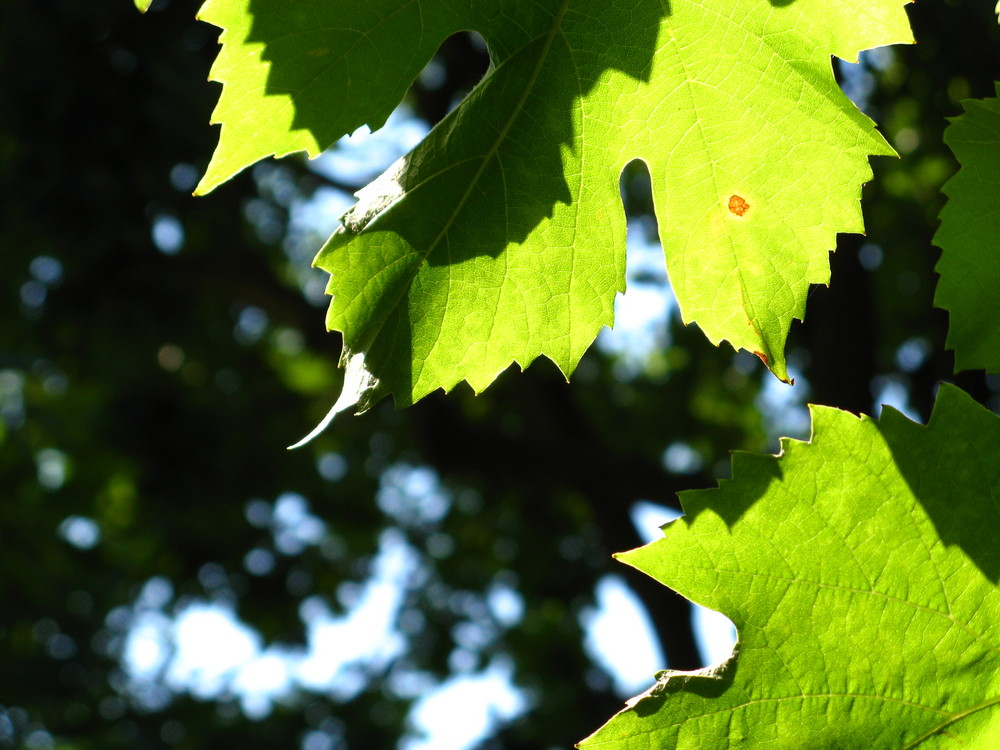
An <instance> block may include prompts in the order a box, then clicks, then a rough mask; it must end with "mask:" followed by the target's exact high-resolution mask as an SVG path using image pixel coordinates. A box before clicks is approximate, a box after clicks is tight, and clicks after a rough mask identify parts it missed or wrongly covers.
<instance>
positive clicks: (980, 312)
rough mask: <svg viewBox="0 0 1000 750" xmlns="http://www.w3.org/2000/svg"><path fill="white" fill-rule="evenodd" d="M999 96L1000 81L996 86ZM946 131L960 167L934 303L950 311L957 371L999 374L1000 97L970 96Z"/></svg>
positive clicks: (952, 183)
mask: <svg viewBox="0 0 1000 750" xmlns="http://www.w3.org/2000/svg"><path fill="white" fill-rule="evenodd" d="M997 93H998V94H1000V83H998V84H997ZM962 105H963V107H964V108H965V114H963V115H961V116H960V117H956V118H954V119H953V120H952V121H951V124H950V125H949V126H948V127H947V129H946V130H945V134H944V140H945V142H946V143H947V144H948V145H949V146H950V147H951V150H952V151H953V152H954V153H955V158H957V159H958V162H959V164H960V165H961V168H960V169H959V171H958V173H957V174H956V175H955V176H954V177H952V178H951V179H950V180H948V182H947V183H945V186H944V188H943V189H942V190H943V192H944V193H945V195H947V196H948V202H947V203H946V204H945V207H944V208H943V209H942V210H941V226H940V228H939V229H938V231H937V234H935V235H934V243H935V244H936V245H938V246H939V247H941V248H942V250H943V251H944V252H943V253H942V254H941V259H940V260H939V261H938V264H937V267H936V269H935V270H937V272H938V273H939V274H940V275H941V278H940V280H939V281H938V285H937V291H936V292H935V295H934V304H935V305H937V306H938V307H941V308H944V309H946V310H948V311H949V313H950V314H949V325H948V339H947V342H946V346H947V347H948V348H949V349H954V350H955V369H956V371H958V370H971V369H978V368H985V369H986V370H987V371H988V372H994V373H995V372H1000V99H967V100H966V101H964V102H962Z"/></svg>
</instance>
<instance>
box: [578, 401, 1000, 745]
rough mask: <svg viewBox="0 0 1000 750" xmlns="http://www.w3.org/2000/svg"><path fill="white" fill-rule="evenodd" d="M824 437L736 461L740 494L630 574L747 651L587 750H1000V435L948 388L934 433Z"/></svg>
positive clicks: (689, 502) (820, 429)
mask: <svg viewBox="0 0 1000 750" xmlns="http://www.w3.org/2000/svg"><path fill="white" fill-rule="evenodd" d="M812 419H813V434H812V438H811V440H810V442H809V443H803V442H799V441H794V440H788V439H785V440H783V441H782V452H781V454H780V455H779V456H758V455H751V454H742V453H737V454H734V456H733V479H732V480H724V481H721V482H720V483H719V487H718V488H717V489H712V490H702V491H696V492H686V493H682V494H681V501H682V504H683V507H684V510H685V512H686V513H687V515H686V516H684V517H682V518H680V519H679V520H677V521H675V522H673V523H670V524H667V525H666V526H664V528H663V532H664V538H663V539H661V540H658V541H656V542H654V543H652V544H650V545H647V546H645V547H642V548H640V549H637V550H633V551H632V552H627V553H625V554H622V555H619V556H618V557H619V559H621V560H622V561H623V562H625V563H627V564H629V565H632V566H633V567H636V568H638V569H639V570H641V571H643V572H645V573H647V574H648V575H650V576H652V577H653V578H655V579H656V580H658V581H659V582H661V583H663V584H664V585H665V586H669V587H670V588H672V589H675V590H676V591H679V592H680V593H681V594H683V595H684V596H686V597H688V598H690V599H692V600H694V601H697V602H698V603H700V604H703V605H705V606H707V607H710V608H712V609H715V610H718V611H720V612H722V613H724V614H726V615H728V616H729V617H730V618H731V619H732V620H733V622H734V623H735V624H736V627H737V631H738V633H739V642H738V644H737V647H736V649H735V652H734V656H733V657H732V658H731V659H730V660H729V661H728V662H726V663H725V664H724V665H722V666H721V667H720V668H718V669H716V670H714V671H710V672H704V671H703V672H694V673H686V672H667V673H665V674H664V675H662V676H661V678H660V681H659V682H658V683H657V684H656V685H655V686H654V687H653V688H651V690H650V691H648V692H647V693H646V694H644V696H640V697H639V698H638V699H635V700H634V701H633V702H632V704H631V707H629V708H626V709H625V710H624V711H623V712H621V713H620V714H618V715H617V716H616V717H614V718H613V719H612V720H611V721H610V722H609V723H608V724H606V725H605V726H604V727H603V728H601V729H600V730H598V731H597V732H596V733H595V734H594V735H592V736H591V737H590V738H588V739H587V740H585V741H583V742H582V743H580V745H579V747H581V748H585V749H586V750H594V749H595V748H602V750H619V749H620V750H637V749H638V748H658V749H659V748H663V749H664V750H667V749H668V748H691V749H692V750H693V749H694V748H699V749H700V748H707V747H735V746H741V747H743V746H745V747H767V748H773V749H774V750H779V749H781V748H789V749H790V748H865V750H880V749H882V748H885V749H886V750H888V749H889V748H892V749H893V750H900V749H902V748H916V747H920V748H946V747H954V748H992V747H1000V710H998V705H1000V590H998V587H997V581H998V579H1000V545H998V544H997V536H996V533H997V532H996V530H997V528H998V526H1000V509H998V505H997V498H998V497H1000V418H997V416H996V415H994V414H992V413H990V412H989V411H987V410H986V409H984V408H982V407H981V406H979V405H978V404H976V403H975V402H974V401H973V400H972V399H971V398H969V396H967V395H966V394H965V393H964V392H963V391H961V390H959V389H958V388H955V387H954V386H949V385H943V386H942V387H941V390H940V392H939V395H938V400H937V404H936V405H935V408H934V412H933V414H932V416H931V419H930V422H929V424H928V425H927V426H926V427H924V426H921V425H918V424H915V423H913V422H910V421H909V420H907V419H906V418H905V417H903V416H902V415H901V414H900V413H899V412H897V411H894V410H892V409H890V408H888V407H886V408H885V409H884V410H883V416H882V417H881V419H880V420H878V421H875V420H872V419H869V418H868V417H862V418H860V419H858V418H857V417H855V416H854V415H852V414H850V413H848V412H843V411H839V410H837V409H832V408H830V407H812Z"/></svg>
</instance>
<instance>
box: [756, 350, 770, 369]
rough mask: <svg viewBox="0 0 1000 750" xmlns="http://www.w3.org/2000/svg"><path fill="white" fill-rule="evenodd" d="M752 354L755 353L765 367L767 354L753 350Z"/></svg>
mask: <svg viewBox="0 0 1000 750" xmlns="http://www.w3.org/2000/svg"><path fill="white" fill-rule="evenodd" d="M754 354H756V355H757V357H758V358H759V359H760V361H761V362H763V363H764V366H765V367H767V355H766V354H764V352H754Z"/></svg>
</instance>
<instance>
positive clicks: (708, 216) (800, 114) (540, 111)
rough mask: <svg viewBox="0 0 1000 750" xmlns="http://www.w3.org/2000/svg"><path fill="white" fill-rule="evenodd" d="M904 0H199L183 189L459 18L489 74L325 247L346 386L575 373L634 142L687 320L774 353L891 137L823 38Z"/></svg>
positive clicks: (368, 96)
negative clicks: (200, 72)
mask: <svg viewBox="0 0 1000 750" xmlns="http://www.w3.org/2000/svg"><path fill="white" fill-rule="evenodd" d="M903 4H904V3H903V2H902V1H901V0H865V1H862V0H845V2H839V3H830V2H822V1H821V0H795V2H777V1H776V0H752V1H751V2H739V3H737V2H735V1H734V0H714V1H713V2H707V3H691V2H672V3H667V2H664V1H663V0H639V1H638V2H632V3H628V4H627V7H626V5H622V4H618V3H609V2H607V0H572V1H571V0H561V1H555V0H554V1H553V2H549V3H545V4H539V3H533V2H532V3H529V2H526V1H525V0H495V1H494V2H490V3H468V2H467V1H465V0H451V1H450V2H446V1H442V2H437V3H433V4H431V3H427V2H420V1H419V0H409V2H403V1H400V0H396V1H395V2H390V1H389V0H381V2H376V3H359V2H356V1H353V2H348V1H347V0H339V1H338V0H303V1H302V2H297V3H294V4H288V3H283V2H277V0H209V2H208V4H207V5H206V7H205V9H204V11H203V12H202V15H201V17H202V18H203V19H205V20H208V21H210V22H211V23H214V24H216V25H219V26H222V27H223V28H224V32H223V35H222V40H223V42H224V46H223V50H222V53H221V54H220V57H219V61H218V62H217V64H216V66H215V67H214V68H213V77H214V78H215V79H216V80H220V81H222V82H224V84H225V86H224V89H223V94H222V98H221V100H220V103H219V107H218V109H217V110H216V113H215V120H216V121H218V122H221V123H222V124H223V128H222V137H221V141H220V146H219V150H218V152H217V154H216V156H215V158H214V159H213V163H212V166H210V168H209V172H208V174H207V175H206V177H205V180H204V181H203V183H202V185H201V187H200V188H199V189H200V190H203V191H204V190H208V189H210V188H211V187H213V186H215V185H216V184H218V183H219V182H220V181H222V180H224V179H226V178H227V177H228V176H230V175H231V174H233V173H234V172H235V171H237V170H238V169H240V168H242V167H243V166H246V165H247V164H250V163H252V162H253V161H255V160H256V159H259V158H261V157H264V156H267V155H269V154H284V153H288V152H290V151H294V150H305V151H307V152H308V153H310V154H315V153H316V152H318V151H319V150H320V149H322V148H323V147H325V146H327V145H330V144H331V143H332V142H333V141H334V140H335V139H336V138H337V137H339V136H341V135H343V134H344V133H348V132H351V131H352V130H353V129H354V128H356V127H357V126H359V125H361V124H363V123H368V124H370V125H372V126H373V127H377V126H379V125H380V124H381V123H382V122H383V121H384V120H385V118H386V116H387V115H388V114H389V111H390V110H391V108H392V106H393V105H394V104H395V103H396V102H398V101H399V98H400V97H401V96H402V94H403V91H404V90H405V88H406V86H407V85H408V84H409V82H410V81H412V80H413V78H414V77H415V76H416V75H417V73H418V71H419V70H420V69H421V66H422V65H423V64H424V63H425V62H426V61H427V60H428V59H429V58H430V56H431V55H432V53H433V52H434V50H435V49H436V48H437V46H438V45H439V44H440V42H442V41H443V40H444V39H445V38H446V37H447V36H448V35H449V34H451V33H453V32H455V31H459V30H461V29H473V30H476V31H478V32H480V33H481V34H482V35H483V36H484V38H485V39H486V41H487V44H488V46H489V49H490V54H491V59H492V63H493V64H492V67H491V70H490V72H489V73H488V74H487V76H486V78H485V80H484V81H483V82H482V83H481V84H480V86H479V87H477V88H476V89H475V90H474V92H473V93H472V94H471V95H470V96H469V97H467V98H466V100H465V101H464V102H463V103H462V104H461V105H460V106H459V107H458V108H457V109H456V110H455V111H454V112H453V113H452V114H451V115H450V116H449V117H448V118H447V119H446V120H445V121H444V122H443V123H441V125H439V127H438V128H436V129H435V130H434V131H433V132H432V133H431V134H430V135H429V136H428V138H427V139H426V140H425V142H424V143H422V144H421V145H419V146H418V147H417V148H416V149H415V150H414V152H413V153H411V154H410V155H409V156H408V157H406V158H405V159H403V160H401V161H400V162H399V163H397V164H396V165H394V166H393V167H392V168H391V169H390V170H389V172H388V173H387V174H386V175H385V176H383V177H382V178H381V179H380V180H379V181H377V182H376V183H374V184H373V185H371V186H369V187H368V188H366V189H365V191H363V192H362V194H360V195H359V203H358V205H357V206H356V207H355V208H354V209H353V210H352V211H351V212H349V213H348V215H347V216H346V217H345V219H344V227H343V228H342V229H341V230H340V231H338V233H337V234H335V236H334V237H333V238H332V239H331V241H330V243H329V244H328V245H327V247H326V248H325V249H324V250H323V252H322V253H321V254H320V256H319V258H318V259H317V264H318V265H319V266H321V267H322V268H324V269H325V270H327V271H329V272H330V274H331V282H330V287H329V292H330V294H331V295H332V296H333V302H332V304H331V308H330V314H329V318H328V325H329V326H330V328H332V329H336V330H340V331H342V332H343V333H344V342H345V361H346V362H350V361H352V360H353V359H354V358H356V357H357V356H362V355H363V357H364V367H365V368H366V369H367V370H368V372H369V377H368V378H367V379H366V380H365V382H366V383H367V384H368V388H367V390H366V391H365V392H364V393H358V394H355V395H356V397H357V399H358V401H359V407H360V408H362V409H363V408H364V407H365V406H366V405H368V404H370V403H371V402H373V401H374V400H376V399H378V398H380V397H381V396H383V395H385V394H388V393H393V394H394V395H395V397H396V400H397V403H400V404H408V403H412V402H413V401H415V400H416V399H419V398H421V397H422V396H423V395H426V394H427V393H428V392H430V391H432V390H434V389H436V388H444V389H446V390H447V389H449V388H451V387H453V386H454V385H455V384H457V383H458V382H460V381H462V380H467V381H468V382H469V383H470V384H471V385H472V387H473V388H474V389H476V390H477V391H478V390H481V389H483V388H485V387H486V386H487V385H488V384H489V383H490V382H491V381H492V380H493V379H494V378H495V377H496V376H497V374H498V373H499V372H500V371H502V370H503V369H504V368H506V367H507V366H508V365H509V364H510V363H511V362H517V363H518V364H520V365H521V366H522V367H524V366H526V365H527V364H528V363H530V362H531V361H532V360H533V359H535V358H537V357H538V356H540V355H544V356H546V357H548V358H549V359H551V360H552V361H553V362H555V363H556V364H557V365H558V366H559V367H560V368H561V369H562V371H563V372H564V373H566V374H567V375H568V374H569V373H571V372H572V370H573V369H574V367H575V366H576V364H577V362H578V361H579V359H580V357H581V356H582V354H583V352H584V351H585V350H586V348H587V347H588V346H589V345H590V343H591V342H592V341H593V339H594V337H595V336H596V334H597V332H598V331H599V330H600V329H601V327H603V326H605V325H610V324H611V323H612V321H613V302H614V297H615V294H616V293H617V292H620V291H622V290H623V288H624V258H623V255H624V216H623V210H622V206H621V201H620V198H619V195H618V177H619V174H620V173H621V170H622V168H623V167H624V165H625V164H627V163H628V162H629V161H631V160H634V159H642V160H644V161H645V162H646V163H647V164H648V166H649V170H650V173H651V178H652V184H653V199H654V205H655V210H656V215H657V221H658V223H659V228H660V236H661V238H662V240H663V244H664V250H665V255H666V260H667V267H668V271H669V274H670V280H671V283H672V286H673V289H674V291H675V292H676V294H677V298H678V300H679V303H680V309H681V313H682V315H683V317H684V320H685V321H695V322H697V323H698V325H699V326H700V327H701V328H702V330H704V332H705V333H706V335H707V336H708V338H709V339H710V340H711V341H712V342H713V343H719V342H721V341H723V340H726V341H729V342H730V343H732V345H733V346H735V347H737V348H743V349H747V350H749V351H751V352H754V353H756V354H758V355H759V356H760V357H761V359H762V360H764V361H765V362H767V364H768V366H769V367H770V368H771V369H772V371H773V372H774V373H775V374H776V375H777V376H778V377H780V378H782V379H785V378H787V372H786V368H785V361H784V353H783V350H784V342H785V338H786V335H787V333H788V330H789V327H790V325H791V322H792V320H793V319H796V318H802V317H803V316H804V309H805V299H806V295H807V292H808V288H809V285H810V284H814V283H826V282H827V281H828V279H829V262H828V253H829V251H831V250H832V249H833V248H834V245H835V242H836V234H837V233H838V232H859V231H861V230H862V222H861V212H860V207H859V205H858V200H859V197H860V187H861V184H862V183H863V182H865V181H866V180H867V179H869V178H870V176H871V171H870V167H869V165H868V156H869V155H871V154H890V153H892V152H891V149H890V148H889V147H888V145H887V144H886V143H885V142H884V140H883V139H882V138H881V137H880V136H879V135H878V134H877V133H876V132H875V130H874V127H873V125H872V123H871V122H870V121H869V120H868V119H867V118H865V117H864V116H863V115H862V114H861V113H860V112H859V111H858V110H857V109H856V108H855V107H854V105H853V104H852V103H851V102H850V101H849V100H848V99H847V98H846V97H845V96H844V94H843V93H842V92H841V91H840V89H839V88H838V87H837V85H836V82H835V80H834V76H833V72H832V68H831V55H837V56H839V57H842V58H845V59H855V58H856V56H857V53H858V51H859V50H861V49H865V48H869V47H872V46H876V45H880V44H890V43H895V42H901V41H909V40H910V39H911V36H910V32H909V28H908V24H907V20H906V15H905V13H904V11H903ZM248 10H249V15H248V14H247V11H248ZM417 32H419V33H417Z"/></svg>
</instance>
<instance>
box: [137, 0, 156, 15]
mask: <svg viewBox="0 0 1000 750" xmlns="http://www.w3.org/2000/svg"><path fill="white" fill-rule="evenodd" d="M133 2H134V3H135V7H136V9H137V10H138V11H139V12H140V13H145V12H146V11H147V10H149V6H150V5H152V4H153V0H133Z"/></svg>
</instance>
